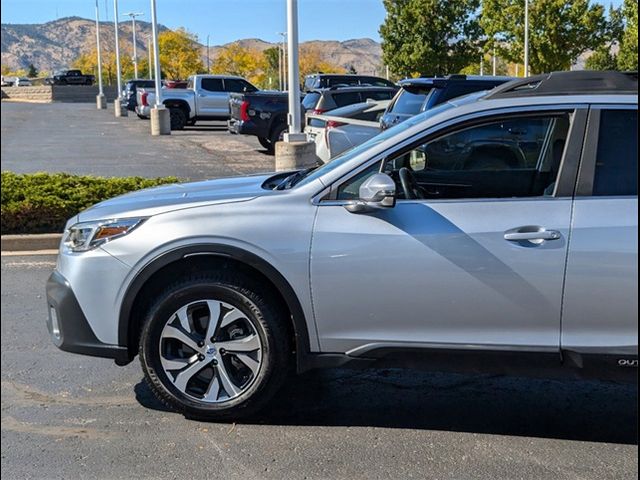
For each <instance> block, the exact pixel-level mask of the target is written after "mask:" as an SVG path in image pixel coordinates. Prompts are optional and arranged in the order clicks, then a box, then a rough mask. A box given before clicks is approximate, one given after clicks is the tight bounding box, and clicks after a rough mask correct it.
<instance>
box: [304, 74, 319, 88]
mask: <svg viewBox="0 0 640 480" xmlns="http://www.w3.org/2000/svg"><path fill="white" fill-rule="evenodd" d="M316 80H317V79H316V77H311V78H307V79H306V80H305V81H304V88H305V90H312V89H313V88H315V87H317V85H316Z"/></svg>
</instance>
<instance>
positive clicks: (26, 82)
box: [13, 77, 33, 87]
mask: <svg viewBox="0 0 640 480" xmlns="http://www.w3.org/2000/svg"><path fill="white" fill-rule="evenodd" d="M13 86H14V87H31V86H33V83H31V79H29V78H27V77H16V78H15V80H14V81H13Z"/></svg>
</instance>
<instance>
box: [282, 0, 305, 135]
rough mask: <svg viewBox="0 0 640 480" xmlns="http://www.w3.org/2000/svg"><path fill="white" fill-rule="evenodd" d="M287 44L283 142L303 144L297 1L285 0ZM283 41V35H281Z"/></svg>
mask: <svg viewBox="0 0 640 480" xmlns="http://www.w3.org/2000/svg"><path fill="white" fill-rule="evenodd" d="M287 34H288V35H287V43H288V50H289V58H288V62H289V65H288V67H289V68H288V69H287V70H288V71H287V73H288V75H289V78H288V81H287V85H286V86H287V87H288V89H289V118H288V120H289V121H288V123H289V131H288V133H285V134H284V141H285V142H287V143H291V142H304V141H306V139H307V136H306V135H305V134H304V133H302V128H301V127H302V125H301V123H302V122H301V118H300V73H299V65H298V0H287ZM283 39H284V35H283Z"/></svg>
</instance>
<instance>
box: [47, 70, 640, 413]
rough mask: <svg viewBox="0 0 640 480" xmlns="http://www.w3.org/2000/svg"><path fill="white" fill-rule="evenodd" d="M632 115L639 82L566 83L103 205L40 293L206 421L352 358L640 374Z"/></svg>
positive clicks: (560, 79) (617, 78)
mask: <svg viewBox="0 0 640 480" xmlns="http://www.w3.org/2000/svg"><path fill="white" fill-rule="evenodd" d="M438 109H439V110H438ZM637 109H638V97H637V76H632V75H625V74H620V73H612V72H610V73H596V72H565V73H553V74H550V75H544V76H537V77H531V78H528V79H521V80H516V81H513V82H510V83H507V84H504V85H502V86H500V87H497V88H496V89H494V90H493V91H491V92H490V93H488V94H486V93H485V94H483V96H482V98H478V99H475V101H467V102H459V103H458V104H457V106H456V104H444V105H441V106H439V107H437V108H436V109H435V110H431V111H430V112H428V114H422V115H418V116H416V117H413V118H411V119H409V120H407V121H405V122H404V123H402V124H400V125H398V126H396V127H393V128H391V129H389V130H387V131H385V132H383V133H381V134H380V135H378V136H376V137H374V138H373V139H371V140H369V141H368V142H367V143H364V144H362V145H360V146H358V147H356V148H355V149H353V150H351V151H349V152H347V153H345V154H343V155H342V156H339V157H337V158H336V159H335V160H333V161H332V162H330V163H328V164H325V165H323V166H321V167H319V168H316V169H309V170H304V171H299V172H288V173H278V174H275V175H255V176H249V177H244V178H231V179H222V180H212V181H205V182H198V183H192V184H182V185H173V186H164V187H158V188H154V189H150V190H145V191H140V192H135V193H131V194H128V195H124V196H121V197H118V198H114V199H112V200H108V201H106V202H103V203H100V204H97V205H95V206H94V207H92V208H90V209H88V210H86V211H84V212H81V213H80V214H79V215H78V216H76V217H74V218H72V219H71V220H70V221H69V223H68V225H67V228H66V234H65V237H64V240H63V243H62V245H61V247H60V254H59V256H58V263H57V267H56V269H55V271H54V272H53V274H52V275H51V278H50V279H49V281H48V284H47V300H48V307H49V320H48V326H49V330H50V332H51V334H52V338H53V341H54V342H55V344H56V345H57V346H58V347H60V348H61V349H63V350H67V351H71V352H76V353H82V354H87V355H96V356H102V357H110V358H113V359H115V361H116V363H117V364H118V365H124V364H126V363H128V362H130V361H131V360H132V359H133V358H134V357H135V355H136V354H139V356H140V360H141V363H142V368H143V370H144V374H145V377H146V379H147V381H148V383H149V385H150V386H151V388H152V389H153V391H154V392H155V394H156V395H157V396H158V397H159V398H160V399H161V400H162V401H164V402H165V403H166V404H168V405H169V406H171V407H173V408H174V409H176V410H178V411H181V412H183V413H185V414H187V415H189V416H195V417H201V418H213V419H228V418H233V419H236V418H240V417H243V416H245V415H248V414H250V413H252V412H255V411H257V410H258V409H259V408H260V407H261V406H263V405H264V404H265V402H267V401H268V400H269V398H270V397H271V396H272V395H273V393H274V392H275V391H276V390H277V389H278V387H279V386H280V385H282V383H283V382H284V381H285V378H286V377H287V374H288V373H289V372H291V371H292V370H297V371H298V372H301V371H305V370H308V369H311V368H318V367H329V366H340V365H346V364H362V365H390V364H393V365H416V363H417V362H420V363H421V364H424V365H426V366H427V367H428V368H432V369H438V370H442V369H446V370H450V369H453V370H464V369H467V368H470V369H472V370H482V371H488V370H491V371H500V372H527V371H528V372H530V373H531V372H532V373H534V374H538V375H551V374H552V373H553V374H556V373H563V372H564V373H568V374H570V375H596V376H598V377H600V378H608V379H611V378H636V373H637V370H636V369H637V364H638V357H637V354H638V347H637V339H638V324H637V318H638V317H637V313H638V299H637V292H638V290H637V288H638V284H637V278H638V277H637V274H638V270H637V241H638V223H637V210H638V198H637V182H636V175H637V168H638V167H637V147H638V134H637V126H638V110H637Z"/></svg>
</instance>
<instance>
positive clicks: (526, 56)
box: [524, 0, 529, 77]
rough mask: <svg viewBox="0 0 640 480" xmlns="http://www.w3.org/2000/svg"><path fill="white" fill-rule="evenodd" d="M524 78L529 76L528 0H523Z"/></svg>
mask: <svg viewBox="0 0 640 480" xmlns="http://www.w3.org/2000/svg"><path fill="white" fill-rule="evenodd" d="M524 76H525V77H528V76H529V0H524Z"/></svg>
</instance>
